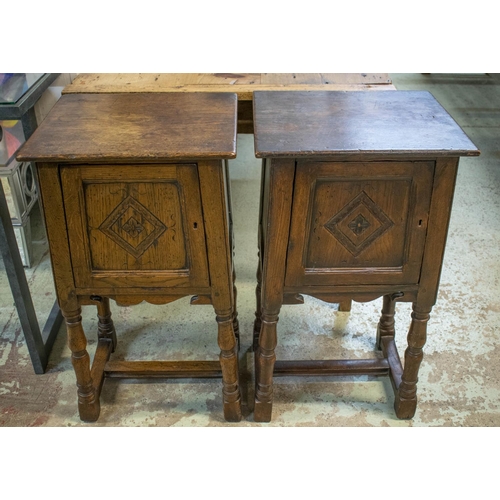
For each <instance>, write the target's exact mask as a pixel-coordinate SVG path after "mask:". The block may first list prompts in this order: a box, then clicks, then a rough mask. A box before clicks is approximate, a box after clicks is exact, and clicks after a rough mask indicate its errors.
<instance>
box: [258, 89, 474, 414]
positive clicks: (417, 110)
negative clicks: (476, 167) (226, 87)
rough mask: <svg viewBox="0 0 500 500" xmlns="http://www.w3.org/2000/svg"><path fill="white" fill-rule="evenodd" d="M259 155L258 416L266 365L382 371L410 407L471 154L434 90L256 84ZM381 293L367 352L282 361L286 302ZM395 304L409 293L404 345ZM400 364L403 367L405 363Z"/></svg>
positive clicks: (264, 402)
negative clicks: (261, 88)
mask: <svg viewBox="0 0 500 500" xmlns="http://www.w3.org/2000/svg"><path fill="white" fill-rule="evenodd" d="M254 125H255V152H256V156H257V157H258V158H263V181H262V197H261V210H260V228H259V255H260V257H259V272H258V277H259V281H260V282H259V284H258V287H257V313H256V316H257V318H256V321H255V330H254V335H255V344H254V345H255V346H256V349H255V363H256V366H255V371H256V393H255V420H256V421H258V422H268V421H270V419H271V413H272V402H273V375H287V374H290V375H326V374H331V375H354V374H368V375H388V376H389V377H390V380H391V382H392V386H393V388H394V393H395V403H394V407H395V411H396V415H397V417H398V418H411V417H413V415H414V414H415V410H416V405H417V397H416V393H417V375H418V370H419V366H420V363H421V361H422V357H423V353H422V348H423V346H424V343H425V340H426V325H427V321H428V319H429V314H430V312H431V308H432V306H433V305H434V303H435V302H436V296H437V291H438V283H439V276H440V271H441V265H442V261H443V254H444V249H445V243H446V236H447V229H448V222H449V219H450V211H451V205H452V198H453V191H454V186H455V178H456V173H457V167H458V161H459V157H460V156H474V155H478V154H479V151H478V150H477V148H476V147H475V146H474V144H473V143H472V142H471V141H470V140H469V139H468V137H467V136H466V135H465V133H464V132H463V131H462V130H461V129H460V127H459V126H458V125H457V124H456V123H455V121H454V120H453V119H452V118H451V117H450V116H449V114H448V113H447V112H446V111H445V110H444V109H443V108H442V107H441V106H440V105H439V103H438V102H437V101H436V100H435V99H434V98H433V96H432V95H431V94H429V93H428V92H421V91H393V92H370V91H360V92H318V91H316V92H300V91H297V92H283V91H275V92H255V94H254ZM300 294H307V295H310V296H313V297H316V298H318V299H321V300H324V301H326V302H331V303H341V304H342V303H344V304H345V303H346V302H347V303H348V302H349V300H355V301H359V302H367V301H371V300H374V299H376V298H378V297H381V296H382V297H383V307H382V315H381V318H380V321H379V324H378V328H377V340H376V346H377V349H378V350H379V351H380V353H379V355H378V356H377V357H376V358H375V359H356V360H321V361H320V360H312V361H308V360H296V361H279V360H278V361H276V357H275V347H276V345H277V331H276V325H277V322H278V315H279V313H280V308H281V306H282V304H294V303H296V304H300V303H302V302H303V297H302V296H301V295H300ZM397 301H403V302H412V304H413V313H412V315H411V318H412V320H411V326H410V329H409V333H408V348H407V349H406V352H405V354H404V363H401V361H400V358H399V354H398V352H397V349H396V344H395V341H394V335H395V331H394V311H395V303H396V302H397ZM403 366H404V368H403Z"/></svg>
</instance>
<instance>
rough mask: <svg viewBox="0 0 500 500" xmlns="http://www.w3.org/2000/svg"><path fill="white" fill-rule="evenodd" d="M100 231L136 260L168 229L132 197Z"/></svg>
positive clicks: (124, 202) (119, 206) (111, 216)
mask: <svg viewBox="0 0 500 500" xmlns="http://www.w3.org/2000/svg"><path fill="white" fill-rule="evenodd" d="M99 229H100V230H101V231H102V232H103V233H104V234H105V235H106V236H107V237H108V238H110V239H112V240H113V241H114V242H115V243H116V244H118V245H120V246H121V247H122V248H123V249H125V250H126V251H127V252H128V253H130V254H131V255H133V256H134V257H135V258H136V259H137V258H139V257H140V256H141V255H142V254H143V253H144V252H145V251H146V250H147V249H148V248H149V247H150V246H151V245H152V244H153V243H154V242H155V241H156V240H157V239H158V238H159V237H160V236H161V235H162V234H163V233H164V232H165V231H166V230H167V229H168V228H167V226H165V224H163V222H162V221H161V220H159V219H158V218H157V217H156V216H155V215H153V214H152V213H151V212H150V211H149V210H148V209H147V208H146V207H145V206H144V205H142V204H141V203H139V202H138V201H137V200H136V199H135V198H132V196H128V197H127V198H125V199H124V200H123V201H122V202H121V203H120V204H119V205H118V206H117V207H116V208H115V209H114V210H113V211H112V212H111V214H109V216H108V217H107V218H106V220H105V221H104V222H103V223H102V224H101V225H100V226H99Z"/></svg>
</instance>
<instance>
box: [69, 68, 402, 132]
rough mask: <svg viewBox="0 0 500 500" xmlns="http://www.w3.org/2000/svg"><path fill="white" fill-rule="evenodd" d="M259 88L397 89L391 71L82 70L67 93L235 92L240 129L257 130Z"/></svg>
mask: <svg viewBox="0 0 500 500" xmlns="http://www.w3.org/2000/svg"><path fill="white" fill-rule="evenodd" d="M257 90H327V91H345V90H395V87H394V86H393V85H392V82H391V80H390V78H389V75H388V74H387V73H81V74H79V75H78V76H77V77H76V78H75V80H74V81H73V83H72V84H71V85H69V86H67V87H66V88H65V89H64V91H63V93H64V94H80V93H81V94H94V93H122V92H234V93H235V94H237V96H238V133H240V134H252V133H253V112H252V96H253V92H254V91H257Z"/></svg>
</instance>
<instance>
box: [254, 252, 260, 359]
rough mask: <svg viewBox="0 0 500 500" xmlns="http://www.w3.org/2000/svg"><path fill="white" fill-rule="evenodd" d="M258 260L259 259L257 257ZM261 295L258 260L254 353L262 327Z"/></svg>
mask: <svg viewBox="0 0 500 500" xmlns="http://www.w3.org/2000/svg"><path fill="white" fill-rule="evenodd" d="M259 259H260V257H259ZM261 294H262V268H261V264H260V260H259V266H258V267H257V286H256V287H255V303H256V307H255V321H254V324H253V344H252V347H253V351H254V352H256V351H257V348H258V347H259V335H260V329H261V325H262V319H261V315H262V311H261V307H262V306H261Z"/></svg>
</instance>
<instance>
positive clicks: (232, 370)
mask: <svg viewBox="0 0 500 500" xmlns="http://www.w3.org/2000/svg"><path fill="white" fill-rule="evenodd" d="M215 313H216V314H217V324H218V330H219V333H218V339H217V340H218V344H219V347H220V350H221V351H220V356H219V359H220V365H221V369H222V397H223V403H224V418H225V419H226V420H227V421H228V422H239V421H240V420H241V397H240V388H239V374H238V344H237V341H236V336H235V334H234V329H233V315H232V312H231V311H226V312H225V313H224V312H223V311H218V310H216V311H215Z"/></svg>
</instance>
